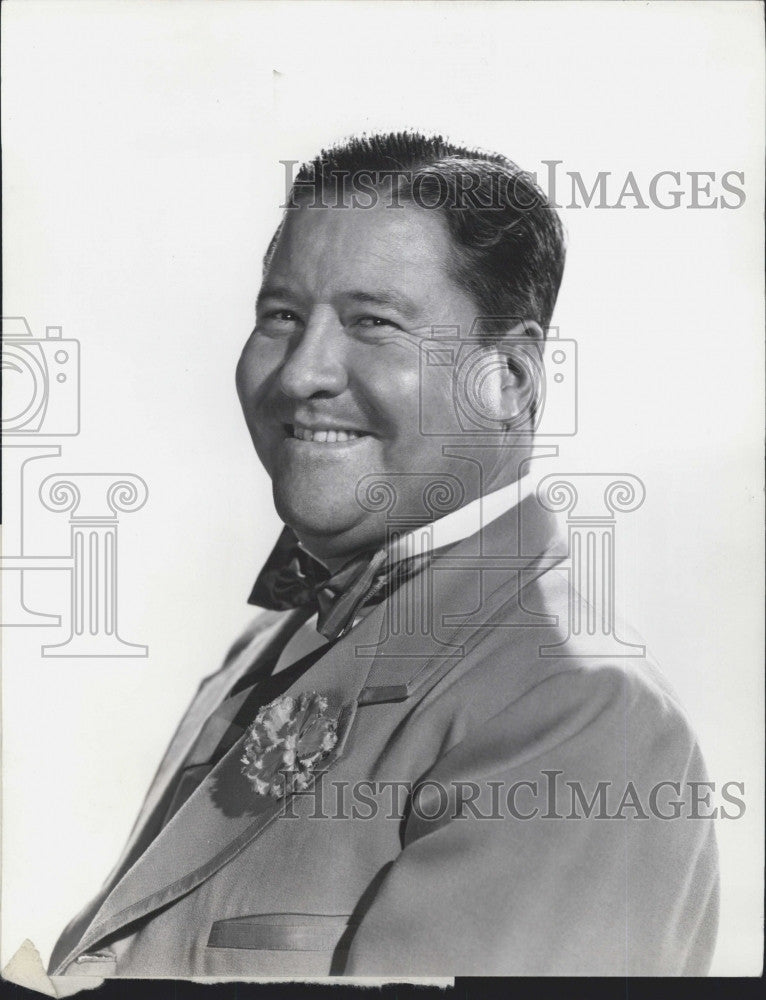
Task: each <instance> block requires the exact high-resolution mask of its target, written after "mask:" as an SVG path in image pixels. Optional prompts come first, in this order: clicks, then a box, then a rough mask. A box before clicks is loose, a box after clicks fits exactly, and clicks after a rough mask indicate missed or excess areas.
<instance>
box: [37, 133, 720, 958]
mask: <svg viewBox="0 0 766 1000" xmlns="http://www.w3.org/2000/svg"><path fill="white" fill-rule="evenodd" d="M563 264H564V248H563V236H562V230H561V224H560V222H559V220H558V218H557V216H556V214H555V212H553V211H552V210H551V209H550V208H549V206H548V205H547V204H546V202H545V199H544V197H543V195H542V193H541V192H540V191H539V189H538V188H537V187H536V185H535V184H534V182H533V181H532V179H531V178H530V177H528V176H527V175H525V174H524V173H523V172H522V171H520V170H519V169H518V168H517V167H516V166H515V165H514V164H513V163H511V162H510V161H509V160H507V159H505V158H504V157H502V156H499V155H496V154H487V153H482V152H480V151H477V150H470V149H465V148H462V147H458V146H455V145H451V144H449V143H446V142H445V141H444V140H442V139H441V138H438V137H436V138H428V137H424V136H420V135H415V134H408V133H404V134H396V135H382V136H375V137H372V138H362V139H354V140H350V141H349V142H347V143H344V144H343V145H341V146H339V147H336V148H334V149H332V150H329V151H326V152H324V153H323V154H322V155H321V156H320V157H318V158H317V159H316V160H315V161H313V162H312V163H310V164H307V165H305V166H304V167H303V168H302V170H301V171H300V173H299V174H298V176H297V177H296V181H295V184H294V186H293V189H292V191H291V193H290V197H289V199H288V202H287V207H286V210H285V215H284V218H283V221H282V224H281V225H280V227H279V229H278V231H277V233H276V234H275V236H274V239H273V240H272V243H271V245H270V247H269V249H268V251H267V254H266V258H265V263H264V273H263V282H262V286H261V289H260V293H259V295H258V302H257V317H256V323H255V328H254V330H253V332H252V334H251V335H250V337H249V339H248V341H247V343H246V344H245V347H244V349H243V352H242V356H241V358H240V361H239V365H238V368H237V389H238V392H239V397H240V400H241V403H242V408H243V411H244V415H245V419H246V421H247V425H248V428H249V430H250V434H251V436H252V439H253V442H254V445H255V449H256V451H257V454H258V457H259V458H260V460H261V462H262V463H263V465H264V467H265V468H266V470H267V472H268V473H269V476H270V477H271V480H272V486H273V495H274V502H275V504H276V508H277V511H278V512H279V515H280V517H281V519H282V520H283V521H284V524H285V528H284V531H283V532H282V535H281V537H280V539H279V540H278V542H277V545H276V547H275V549H274V551H273V553H272V555H271V556H270V557H269V560H268V561H267V563H266V565H265V566H264V568H263V569H262V571H261V572H260V574H259V575H258V578H257V580H256V583H255V586H254V587H253V591H252V594H251V596H250V601H251V603H253V604H257V605H260V606H261V607H262V608H264V609H265V610H264V611H262V612H261V614H260V615H259V617H258V618H257V619H256V621H255V622H254V624H253V626H252V627H251V629H249V630H248V632H247V633H246V635H245V636H243V637H242V638H241V639H240V640H239V641H238V642H237V643H236V644H235V646H234V648H233V649H232V652H231V654H230V656H229V657H228V659H227V661H226V663H225V664H224V666H223V668H222V669H221V670H220V671H218V672H217V673H215V674H213V675H212V676H211V677H209V678H207V680H206V681H205V682H204V683H203V684H202V686H201V688H200V691H199V693H198V695H197V697H196V699H195V701H194V702H193V704H192V706H191V707H190V709H189V712H188V713H187V715H186V717H185V718H184V720H183V721H182V723H181V725H180V727H179V729H178V731H177V733H176V735H175V737H174V739H173V741H172V743H171V745H170V748H169V749H168V752H167V754H166V757H165V759H164V760H163V762H162V764H161V766H160V769H159V771H158V774H157V777H156V779H155V781H154V784H153V785H152V788H151V789H150V791H149V794H148V796H147V800H146V803H145V805H144V808H143V811H142V814H141V816H140V817H139V819H138V821H137V823H136V826H135V829H134V831H133V834H132V835H131V838H130V840H129V843H128V845H127V847H126V849H125V852H124V855H123V857H122V858H121V859H120V860H119V862H118V864H117V866H116V868H115V870H114V871H113V873H112V874H111V876H110V877H109V878H108V879H107V882H106V883H105V885H104V888H103V890H102V892H101V893H100V895H99V896H98V897H97V899H96V900H94V901H93V902H92V903H91V904H90V905H89V906H88V907H87V908H86V909H85V910H84V911H83V913H82V914H81V915H80V916H79V917H78V918H77V919H76V920H75V921H73V923H72V924H71V925H70V926H69V927H68V928H67V929H66V931H65V932H64V934H63V935H62V937H61V939H60V941H59V943H58V945H57V947H56V949H55V952H54V956H53V958H52V960H51V971H52V972H53V973H55V974H56V975H69V976H94V975H95V976H110V975H114V976H126V977H144V976H209V975H215V976H255V975H302V974H305V975H311V976H316V975H327V974H341V973H346V974H355V975H385V974H391V975H397V974H409V975H418V974H423V975H425V974H431V975H433V974H442V975H445V974H446V975H454V974H513V975H526V974H537V975H556V974H561V975H620V976H623V975H629V974H633V975H635V974H673V975H699V974H702V973H704V972H705V971H706V969H707V967H708V964H709V961H710V957H711V953H712V948H713V945H714V941H715V933H716V921H717V886H718V881H717V859H716V848H715V841H714V836H713V832H712V826H711V824H710V822H709V819H708V816H709V810H708V811H707V812H706V810H705V808H704V806H703V804H704V803H705V802H706V800H705V798H704V795H703V796H702V798H701V797H700V788H701V787H704V780H705V773H704V766H703V763H702V759H701V756H700V752H699V749H698V746H697V743H696V740H695V737H694V735H693V733H692V731H691V729H690V727H689V724H688V722H687V721H686V718H685V716H684V714H683V711H682V710H681V708H680V707H679V706H678V703H677V700H676V698H675V696H674V695H673V693H672V691H671V690H670V689H669V687H668V685H667V684H666V682H665V681H664V680H663V679H662V677H661V675H660V674H659V672H658V671H657V669H656V667H655V666H654V665H653V664H652V663H650V662H649V660H648V659H647V658H646V657H644V656H643V655H642V654H643V647H640V646H639V645H637V644H634V645H633V646H628V645H627V644H624V645H623V647H619V645H618V647H617V648H615V647H612V648H611V650H610V652H609V653H608V654H607V653H606V652H604V650H605V648H606V647H604V646H603V645H602V647H599V649H600V651H599V650H595V646H594V636H596V637H597V638H598V636H603V635H605V634H606V632H607V628H606V618H604V620H603V629H602V631H601V632H598V630H597V628H596V626H595V624H594V627H593V628H592V629H591V628H590V623H591V621H593V622H594V623H595V619H596V615H595V611H594V609H593V606H592V604H590V603H589V601H590V600H591V599H595V591H593V593H591V592H590V588H589V593H588V594H586V595H585V597H583V596H581V595H580V594H579V593H578V590H577V589H576V587H575V585H574V584H575V583H576V582H577V581H576V580H574V579H570V577H572V578H574V577H576V574H575V573H574V572H570V569H571V566H572V565H573V564H572V563H571V562H570V561H568V560H569V559H570V557H572V556H573V554H572V553H570V552H568V546H567V544H566V543H565V542H563V541H562V540H561V539H560V538H559V537H558V534H557V531H556V525H555V523H554V521H553V519H552V517H551V514H550V511H549V509H548V507H550V504H548V505H547V507H546V505H545V503H544V499H545V498H544V496H543V495H542V493H541V494H540V497H539V498H538V492H539V491H538V489H537V486H538V479H539V477H535V476H534V475H533V473H532V472H531V471H530V461H531V459H532V457H533V456H534V454H535V447H536V446H535V444H534V434H535V430H536V429H537V428H538V427H539V424H540V420H541V419H542V418H543V417H544V413H545V410H546V406H548V404H549V403H550V402H551V396H552V394H553V393H555V391H557V390H556V386H557V385H560V384H561V381H562V378H563V376H560V375H557V376H556V377H555V378H548V377H547V375H546V367H545V340H546V331H547V329H548V326H549V324H550V320H551V314H552V311H553V306H554V304H555V300H556V296H557V292H558V288H559V284H560V281H561V276H562V272H563ZM559 353H560V352H559ZM589 544H590V543H589ZM604 551H606V550H604ZM583 614H584V615H585V619H586V620H587V622H588V623H589V624H588V627H587V629H584V630H580V629H579V628H575V627H574V616H575V615H577V616H580V615H583ZM579 620H580V619H579V618H578V621H579ZM597 633H598V635H597ZM620 648H624V650H625V651H626V652H625V653H621V652H620ZM594 650H595V651H594Z"/></svg>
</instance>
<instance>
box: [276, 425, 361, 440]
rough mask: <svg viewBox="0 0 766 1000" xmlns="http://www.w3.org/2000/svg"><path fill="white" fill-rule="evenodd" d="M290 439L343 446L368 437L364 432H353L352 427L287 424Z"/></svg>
mask: <svg viewBox="0 0 766 1000" xmlns="http://www.w3.org/2000/svg"><path fill="white" fill-rule="evenodd" d="M285 426H286V429H287V434H288V437H292V438H297V439H298V440H299V441H313V442H315V443H316V444H339V443H340V444H342V443H343V442H345V441H355V440H357V439H358V438H362V437H368V435H367V434H365V433H364V431H359V430H353V429H352V428H350V427H323V428H321V429H320V428H318V427H307V426H306V425H305V424H286V425H285Z"/></svg>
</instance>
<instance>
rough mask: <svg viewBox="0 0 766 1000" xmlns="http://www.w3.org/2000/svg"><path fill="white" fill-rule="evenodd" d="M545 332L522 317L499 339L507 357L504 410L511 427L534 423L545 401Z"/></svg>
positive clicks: (504, 376) (503, 381) (499, 349)
mask: <svg viewBox="0 0 766 1000" xmlns="http://www.w3.org/2000/svg"><path fill="white" fill-rule="evenodd" d="M544 347H545V334H544V333H543V329H542V327H541V326H540V324H539V323H536V322H535V321H534V320H520V321H519V322H518V323H515V324H514V325H513V326H512V327H510V328H509V329H508V330H507V331H506V332H505V334H504V336H503V337H502V339H500V340H498V342H497V349H498V351H500V353H501V354H502V355H503V357H504V359H505V366H504V368H503V375H502V386H501V389H502V404H501V405H502V411H503V419H504V420H505V422H506V425H507V428H508V430H516V429H523V428H526V427H529V426H534V417H535V414H536V413H537V412H538V410H539V408H540V406H541V404H542V393H543V350H544Z"/></svg>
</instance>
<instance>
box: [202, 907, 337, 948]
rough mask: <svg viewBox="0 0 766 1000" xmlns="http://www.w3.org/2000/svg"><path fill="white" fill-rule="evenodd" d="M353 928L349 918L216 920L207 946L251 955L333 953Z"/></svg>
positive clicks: (267, 916) (292, 916) (268, 916)
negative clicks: (292, 952)
mask: <svg viewBox="0 0 766 1000" xmlns="http://www.w3.org/2000/svg"><path fill="white" fill-rule="evenodd" d="M353 926H354V924H353V923H352V922H351V919H350V915H349V914H339V915H332V916H331V915H327V914H318V913H257V914H253V915H251V916H243V917H232V918H231V919H229V920H216V922H215V923H214V924H213V926H212V927H211V929H210V937H209V938H208V942H207V946H208V948H240V949H246V950H249V951H333V950H334V949H335V948H336V947H337V945H338V943H339V942H340V940H341V938H342V937H343V935H344V934H345V932H346V931H347V930H349V929H350V928H352V927H353Z"/></svg>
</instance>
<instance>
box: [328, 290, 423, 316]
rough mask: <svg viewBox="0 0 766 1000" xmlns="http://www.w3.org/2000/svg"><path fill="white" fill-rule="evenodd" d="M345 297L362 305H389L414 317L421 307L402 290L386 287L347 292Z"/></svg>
mask: <svg viewBox="0 0 766 1000" xmlns="http://www.w3.org/2000/svg"><path fill="white" fill-rule="evenodd" d="M343 298H346V299H350V300H351V301H352V302H359V303H361V304H362V305H373V306H389V307H392V308H394V309H396V310H397V312H400V313H401V314H402V315H403V316H407V317H409V318H412V319H414V318H415V316H417V315H418V313H419V311H420V310H419V309H418V307H417V306H416V305H415V303H414V302H413V301H412V300H411V299H408V298H407V297H406V295H402V294H401V292H395V291H393V290H389V289H386V290H384V291H379V292H362V291H359V292H356V291H355V292H345V293H344V295H343Z"/></svg>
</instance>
